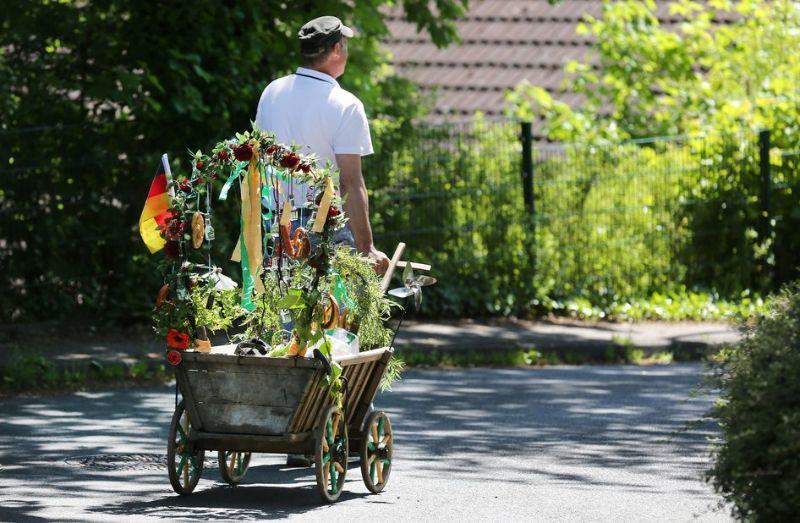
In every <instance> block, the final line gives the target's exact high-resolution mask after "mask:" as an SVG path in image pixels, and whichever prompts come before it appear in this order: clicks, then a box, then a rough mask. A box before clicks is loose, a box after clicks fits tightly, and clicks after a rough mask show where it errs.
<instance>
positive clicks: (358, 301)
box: [332, 248, 397, 350]
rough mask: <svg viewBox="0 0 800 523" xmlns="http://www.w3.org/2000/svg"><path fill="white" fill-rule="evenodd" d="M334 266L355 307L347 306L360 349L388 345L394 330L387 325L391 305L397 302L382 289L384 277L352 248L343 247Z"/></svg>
mask: <svg viewBox="0 0 800 523" xmlns="http://www.w3.org/2000/svg"><path fill="white" fill-rule="evenodd" d="M332 266H333V268H334V270H335V271H336V272H337V273H338V274H339V275H340V276H341V277H342V281H343V283H344V285H345V288H346V289H347V295H348V296H349V297H350V299H351V300H353V305H354V307H353V308H352V309H351V310H348V314H349V315H350V319H351V321H352V322H353V323H352V324H353V326H354V329H353V330H355V332H356V334H358V343H359V346H360V348H361V350H369V349H375V348H379V347H388V346H389V343H390V342H391V339H392V331H391V330H390V329H388V328H387V327H386V321H387V320H388V319H389V315H390V313H391V309H392V307H393V306H395V307H396V306H397V305H396V304H395V303H394V302H393V301H392V300H390V299H388V298H386V296H385V295H384V293H383V292H382V291H381V279H380V278H379V277H378V276H377V275H376V274H375V269H374V268H373V266H372V264H371V263H370V261H369V260H368V259H367V258H365V257H364V256H361V255H359V254H358V253H356V252H353V251H352V250H351V249H347V248H340V249H337V250H336V253H335V254H334V258H333V262H332Z"/></svg>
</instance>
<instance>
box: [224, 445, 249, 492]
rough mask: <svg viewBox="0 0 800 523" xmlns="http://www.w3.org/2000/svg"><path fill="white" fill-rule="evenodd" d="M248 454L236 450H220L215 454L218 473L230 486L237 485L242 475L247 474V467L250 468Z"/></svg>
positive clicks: (242, 477)
mask: <svg viewBox="0 0 800 523" xmlns="http://www.w3.org/2000/svg"><path fill="white" fill-rule="evenodd" d="M250 456H251V454H250V452H241V451H238V450H220V451H219V452H217V461H219V472H220V474H222V479H224V480H225V481H226V482H227V483H228V484H230V485H238V484H239V482H240V481H242V479H244V475H245V474H247V467H249V466H250Z"/></svg>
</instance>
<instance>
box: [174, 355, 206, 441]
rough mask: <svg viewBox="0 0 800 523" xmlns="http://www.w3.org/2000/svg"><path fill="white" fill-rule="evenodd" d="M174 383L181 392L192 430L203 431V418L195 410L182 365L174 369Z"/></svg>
mask: <svg viewBox="0 0 800 523" xmlns="http://www.w3.org/2000/svg"><path fill="white" fill-rule="evenodd" d="M175 381H176V382H177V385H178V389H179V390H180V391H181V396H182V397H183V405H184V408H185V409H186V411H187V412H188V413H189V420H190V421H191V422H192V428H193V429H194V430H203V426H204V425H203V418H202V417H201V416H200V412H199V411H198V410H197V404H196V403H195V400H194V395H193V394H192V386H191V383H190V382H189V377H188V376H187V375H186V368H185V367H184V366H183V365H178V366H177V367H175Z"/></svg>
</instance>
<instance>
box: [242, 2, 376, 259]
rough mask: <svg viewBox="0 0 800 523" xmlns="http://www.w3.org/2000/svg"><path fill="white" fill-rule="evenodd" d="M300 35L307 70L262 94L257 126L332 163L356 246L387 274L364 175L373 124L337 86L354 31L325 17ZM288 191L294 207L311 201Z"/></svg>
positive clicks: (299, 190) (304, 193)
mask: <svg viewBox="0 0 800 523" xmlns="http://www.w3.org/2000/svg"><path fill="white" fill-rule="evenodd" d="M298 34H299V36H300V54H301V56H302V60H303V67H298V68H297V72H296V73H295V74H291V75H289V76H284V77H283V78H279V79H277V80H275V81H273V82H271V83H270V84H269V85H268V86H267V88H266V89H264V92H263V94H262V95H261V100H260V101H259V102H258V110H257V112H256V120H255V124H256V126H257V127H258V128H260V129H263V130H265V131H269V132H272V133H275V136H276V138H277V140H278V141H279V142H283V143H286V144H290V143H295V144H298V145H300V146H302V149H301V150H300V152H302V153H305V154H311V153H314V154H316V156H317V159H318V160H317V163H318V165H321V166H325V165H326V164H327V163H328V162H330V163H331V164H332V165H333V167H334V168H336V169H338V170H339V172H340V178H339V186H340V189H341V191H342V196H343V197H344V198H345V202H344V211H345V214H346V215H347V217H348V219H349V220H348V226H349V230H350V231H352V236H353V240H354V243H355V245H354V246H355V248H356V249H357V250H358V251H359V252H360V253H362V254H364V255H366V256H367V257H369V258H370V259H371V260H372V261H373V263H374V264H375V270H376V272H377V273H378V274H383V273H384V272H386V269H387V268H388V267H389V259H388V258H387V256H386V254H384V253H383V252H381V251H379V250H378V249H376V248H375V245H374V243H373V240H372V227H371V225H370V222H369V200H368V197H367V188H366V185H365V183H364V177H363V175H362V173H361V157H362V156H366V155H368V154H372V152H373V150H372V140H371V138H370V133H369V124H368V122H367V116H366V113H365V112H364V104H362V103H361V101H360V100H359V99H358V98H356V97H355V96H354V95H353V94H351V93H349V92H347V91H345V90H344V89H342V88H341V87H340V86H339V83H338V82H337V81H336V78H338V77H340V76H341V75H342V74H343V73H344V70H345V66H346V65H347V39H348V38H352V37H353V35H354V33H353V30H352V29H350V28H349V27H347V26H345V25H344V24H342V22H341V20H339V19H338V18H336V17H335V16H322V17H319V18H315V19H314V20H311V21H310V22H308V23H307V24H305V25H304V26H303V27H302V28H301V29H300V32H299V33H298ZM290 191H291V194H292V197H293V199H294V205H295V207H299V206H300V205H302V202H304V201H305V200H307V199H308V198H309V197H310V196H312V195H309V194H308V188H307V187H302V186H296V187H292V188H291V189H290ZM343 240H344V241H347V239H346V238H343Z"/></svg>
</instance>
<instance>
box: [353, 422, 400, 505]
mask: <svg viewBox="0 0 800 523" xmlns="http://www.w3.org/2000/svg"><path fill="white" fill-rule="evenodd" d="M393 447H394V441H393V438H392V423H391V422H390V421H389V416H388V415H387V414H386V413H385V412H383V411H380V410H376V411H375V412H373V413H372V414H370V415H369V417H368V418H367V421H366V423H364V429H363V430H362V431H361V448H360V454H361V477H362V478H364V484H365V485H366V486H367V489H369V491H370V492H372V493H374V494H377V493H378V492H380V491H381V490H383V488H384V487H385V486H386V483H388V482H389V473H390V472H391V471H392V448H393Z"/></svg>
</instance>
